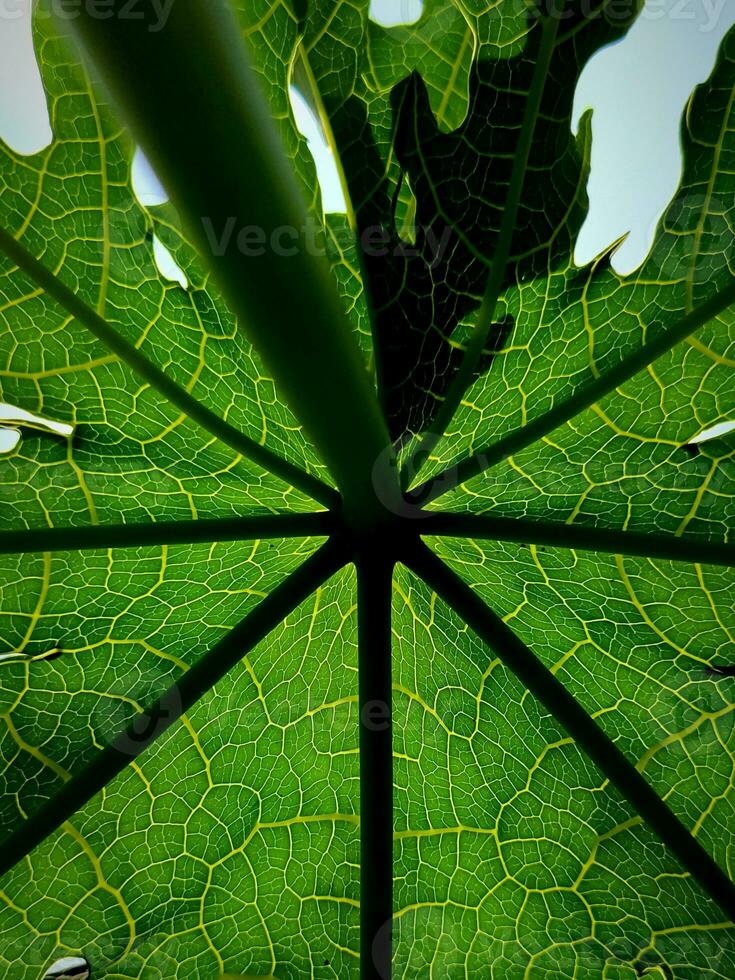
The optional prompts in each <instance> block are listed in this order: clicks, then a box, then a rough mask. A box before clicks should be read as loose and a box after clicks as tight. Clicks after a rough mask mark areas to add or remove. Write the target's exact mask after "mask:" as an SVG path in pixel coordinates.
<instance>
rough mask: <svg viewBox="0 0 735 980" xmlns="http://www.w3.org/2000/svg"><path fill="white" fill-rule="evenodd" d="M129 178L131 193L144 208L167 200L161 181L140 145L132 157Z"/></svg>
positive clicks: (164, 202)
mask: <svg viewBox="0 0 735 980" xmlns="http://www.w3.org/2000/svg"><path fill="white" fill-rule="evenodd" d="M130 180H131V182H132V184H133V193H134V194H135V196H136V197H137V198H138V200H139V201H140V203H141V204H142V205H143V207H144V208H155V207H158V206H159V205H160V204H166V202H167V201H168V194H167V193H166V191H165V190H164V189H163V186H162V185H161V181H160V180H159V179H158V177H156V175H155V173H154V172H153V167H151V165H150V163H148V159H147V157H146V156H145V154H144V153H143V151H142V150H141V149H140V147H138V149H137V150H136V151H135V155H134V157H133V163H132V165H131V168H130Z"/></svg>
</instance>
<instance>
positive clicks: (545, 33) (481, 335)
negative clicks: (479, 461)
mask: <svg viewBox="0 0 735 980" xmlns="http://www.w3.org/2000/svg"><path fill="white" fill-rule="evenodd" d="M564 2H565V0H555V2H554V9H553V10H550V11H549V12H548V13H547V15H546V16H545V17H544V20H543V25H542V28H541V32H542V33H541V41H540V44H539V49H538V54H537V57H536V64H535V66H534V71H533V77H532V79H531V86H530V89H529V92H528V101H527V102H526V107H525V112H524V115H523V122H522V125H521V132H520V135H519V137H518V145H517V146H516V151H515V155H514V159H513V169H512V172H511V178H510V184H509V186H508V194H507V197H506V199H505V204H504V207H503V217H502V220H501V224H500V233H499V235H498V242H497V246H496V248H495V253H494V255H493V259H492V265H491V267H490V275H489V277H488V281H487V285H486V287H485V294H484V297H483V300H482V305H481V306H480V311H479V314H478V320H477V325H476V326H475V329H474V330H473V332H472V337H471V338H470V341H469V343H468V344H467V350H466V351H465V355H464V357H463V359H462V363H461V364H460V367H459V370H458V371H457V373H456V375H455V376H454V378H453V379H452V382H451V384H450V386H449V389H448V390H447V392H446V395H445V396H444V399H443V401H442V404H441V408H440V409H439V411H438V413H437V416H436V419H435V420H434V422H433V424H432V426H431V429H429V430H427V432H425V433H424V435H423V436H422V437H421V440H420V442H419V444H418V446H417V447H416V449H415V450H414V451H413V452H411V453H410V454H409V456H408V459H407V460H406V461H405V463H404V464H403V466H402V470H403V473H404V474H406V475H408V474H415V473H418V472H419V470H420V469H421V467H422V466H423V465H424V463H425V462H426V461H427V459H428V458H429V456H430V454H431V451H432V449H433V448H434V446H435V445H436V444H437V442H438V441H439V440H440V439H441V437H442V436H443V435H444V433H445V431H446V429H447V427H448V426H449V424H450V422H451V421H452V419H453V418H454V413H455V412H456V411H457V408H458V407H459V403H460V402H461V400H462V396H463V395H464V393H465V391H466V390H467V388H468V387H469V385H470V383H471V381H472V377H473V374H474V372H475V369H476V367H477V365H478V363H479V361H480V358H481V357H482V352H483V349H484V347H485V344H486V343H487V338H488V334H489V333H490V328H491V327H492V324H493V320H494V317H495V310H496V307H497V305H498V299H499V298H500V293H501V291H502V288H503V283H504V281H505V270H506V269H507V267H508V260H509V258H510V250H511V246H512V244H513V233H514V231H515V226H516V220H517V218H518V208H519V206H520V203H521V194H522V192H523V184H524V181H525V178H526V171H527V169H528V160H529V157H530V154H531V146H532V144H533V135H534V132H535V130H536V122H537V120H538V117H539V112H540V109H541V100H542V99H543V94H544V86H545V85H546V79H547V76H548V73H549V67H550V65H551V58H552V55H553V53H554V47H555V45H556V38H557V35H558V33H559V25H560V24H561V22H562V17H561V11H562V9H563V6H564Z"/></svg>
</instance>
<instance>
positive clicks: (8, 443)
mask: <svg viewBox="0 0 735 980" xmlns="http://www.w3.org/2000/svg"><path fill="white" fill-rule="evenodd" d="M19 442H20V432H18V430H17V429H0V456H7V455H8V453H12V452H13V450H14V449H17V448H18V443H19Z"/></svg>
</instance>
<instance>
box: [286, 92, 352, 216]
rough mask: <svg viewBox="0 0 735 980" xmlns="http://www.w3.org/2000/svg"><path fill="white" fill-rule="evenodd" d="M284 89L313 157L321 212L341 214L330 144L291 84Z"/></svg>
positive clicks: (341, 196)
mask: <svg viewBox="0 0 735 980" xmlns="http://www.w3.org/2000/svg"><path fill="white" fill-rule="evenodd" d="M288 92H289V97H290V99H291V109H292V111H293V115H294V121H295V123H296V128H297V129H298V131H299V132H300V133H301V135H302V136H303V137H304V139H305V140H306V142H307V143H308V144H309V152H310V153H311V155H312V157H313V159H314V166H315V167H316V176H317V180H318V181H319V186H320V188H321V191H322V207H323V209H324V213H325V214H345V212H346V211H347V204H346V203H345V195H344V191H343V190H342V182H341V181H340V177H339V170H338V169H337V163H336V161H335V159H334V154H333V153H332V148H331V146H330V145H329V143H328V142H327V139H326V137H325V135H324V130H323V129H322V124H321V122H320V121H319V119H318V118H317V117H316V115H315V114H314V112H313V110H312V108H311V106H310V105H309V103H308V102H307V101H306V99H305V98H304V96H303V95H302V94H301V92H299V90H298V89H297V88H296V86H295V85H290V86H289V90H288Z"/></svg>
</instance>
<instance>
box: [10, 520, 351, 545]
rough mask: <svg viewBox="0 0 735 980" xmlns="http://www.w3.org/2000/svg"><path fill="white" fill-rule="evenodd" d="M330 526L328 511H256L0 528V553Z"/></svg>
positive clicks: (285, 534) (245, 537)
mask: <svg viewBox="0 0 735 980" xmlns="http://www.w3.org/2000/svg"><path fill="white" fill-rule="evenodd" d="M335 528H336V521H335V519H334V517H333V516H332V515H331V514H329V513H320V514H257V515H254V516H252V517H223V518H213V519H209V520H200V521H159V522H157V523H155V524H117V525H109V526H107V527H105V526H104V525H97V526H93V527H59V528H56V527H49V528H39V529H38V530H36V529H34V530H30V531H3V534H2V537H0V555H25V554H33V553H34V552H46V551H93V550H95V549H108V548H148V547H151V548H153V547H156V546H160V545H176V544H198V543H202V544H216V543H218V542H220V541H254V540H258V539H262V540H266V539H270V538H306V537H314V536H317V537H318V536H321V535H328V534H331V533H332V532H333V531H334V530H335Z"/></svg>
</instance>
